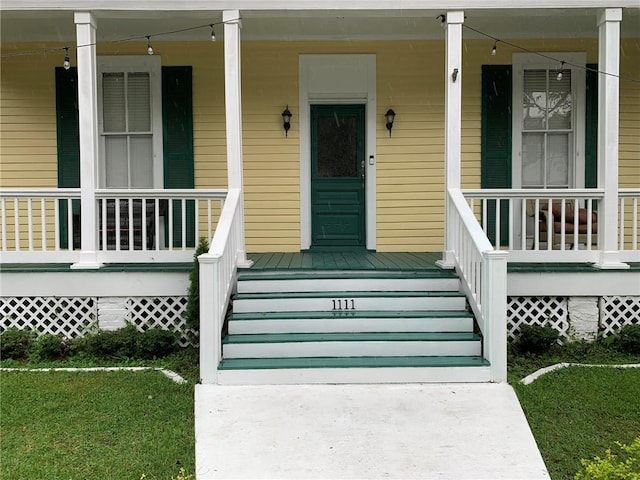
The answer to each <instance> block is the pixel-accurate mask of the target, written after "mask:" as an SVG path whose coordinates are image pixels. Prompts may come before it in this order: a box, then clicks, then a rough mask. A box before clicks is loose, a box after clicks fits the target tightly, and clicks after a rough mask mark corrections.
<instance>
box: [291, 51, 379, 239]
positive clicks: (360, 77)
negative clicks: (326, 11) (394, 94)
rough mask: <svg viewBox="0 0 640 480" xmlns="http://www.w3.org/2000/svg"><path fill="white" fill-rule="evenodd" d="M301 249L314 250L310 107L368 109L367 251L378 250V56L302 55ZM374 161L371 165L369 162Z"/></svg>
mask: <svg viewBox="0 0 640 480" xmlns="http://www.w3.org/2000/svg"><path fill="white" fill-rule="evenodd" d="M298 66H299V109H300V120H299V122H300V249H301V250H307V249H309V248H310V247H311V108H310V106H311V104H323V103H325V104H340V103H345V104H346V103H348V104H364V105H365V137H366V138H365V159H366V162H365V163H366V187H365V199H366V200H365V201H366V205H365V217H366V223H367V224H366V237H367V238H366V247H367V249H369V250H375V249H376V232H377V229H376V165H375V163H376V162H375V159H376V56H375V55H373V54H365V55H300V57H299V65H298ZM370 157H373V160H374V161H373V165H371V163H372V162H370V161H369V158H370Z"/></svg>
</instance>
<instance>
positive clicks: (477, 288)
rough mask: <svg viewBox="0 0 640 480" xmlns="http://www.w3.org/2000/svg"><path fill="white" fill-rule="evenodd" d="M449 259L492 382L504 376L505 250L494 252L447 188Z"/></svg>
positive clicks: (464, 204)
mask: <svg viewBox="0 0 640 480" xmlns="http://www.w3.org/2000/svg"><path fill="white" fill-rule="evenodd" d="M447 202H448V207H447V212H448V221H450V222H451V223H452V224H451V225H450V227H451V232H452V236H453V238H452V242H453V248H454V250H453V258H454V262H455V268H456V271H457V273H458V275H459V277H460V281H461V284H462V289H463V291H464V292H465V294H466V297H467V301H468V302H469V305H470V306H471V309H472V310H473V312H474V314H475V316H476V320H477V321H478V326H479V327H480V330H481V331H482V335H483V351H484V356H485V358H486V359H487V360H489V362H490V363H491V377H492V380H493V381H496V382H505V381H506V378H507V351H506V345H507V338H506V332H507V253H506V252H500V251H496V250H495V249H494V248H493V246H492V245H491V242H490V241H489V239H488V238H487V236H486V235H485V233H484V231H483V229H482V227H481V226H480V224H479V223H478V221H477V219H476V217H475V215H474V213H473V211H472V209H471V207H470V206H469V205H468V204H467V201H466V200H465V198H464V196H463V195H462V192H461V191H460V190H459V189H449V195H448V198H447Z"/></svg>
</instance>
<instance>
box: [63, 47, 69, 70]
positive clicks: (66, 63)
mask: <svg viewBox="0 0 640 480" xmlns="http://www.w3.org/2000/svg"><path fill="white" fill-rule="evenodd" d="M62 66H63V67H64V69H65V70H69V69H70V68H71V59H70V58H69V47H64V62H62Z"/></svg>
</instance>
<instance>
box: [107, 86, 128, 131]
mask: <svg viewBox="0 0 640 480" xmlns="http://www.w3.org/2000/svg"><path fill="white" fill-rule="evenodd" d="M102 110H103V119H104V121H103V128H104V131H105V132H124V131H126V128H127V127H126V123H125V103H124V74H123V73H103V74H102Z"/></svg>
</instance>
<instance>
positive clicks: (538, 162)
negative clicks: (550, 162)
mask: <svg viewBox="0 0 640 480" xmlns="http://www.w3.org/2000/svg"><path fill="white" fill-rule="evenodd" d="M543 172H544V133H524V134H522V186H523V187H542V186H544V184H543V179H544V173H543Z"/></svg>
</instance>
